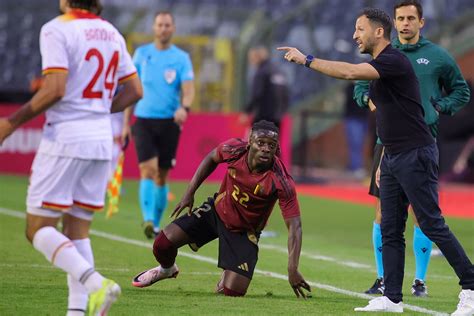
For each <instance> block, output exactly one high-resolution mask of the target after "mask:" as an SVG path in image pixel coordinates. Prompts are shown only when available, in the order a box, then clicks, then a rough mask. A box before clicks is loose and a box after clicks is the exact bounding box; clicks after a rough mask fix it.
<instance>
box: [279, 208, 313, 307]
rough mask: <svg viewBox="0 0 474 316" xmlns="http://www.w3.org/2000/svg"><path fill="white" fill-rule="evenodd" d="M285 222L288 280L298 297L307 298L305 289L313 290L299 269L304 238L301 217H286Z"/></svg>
mask: <svg viewBox="0 0 474 316" xmlns="http://www.w3.org/2000/svg"><path fill="white" fill-rule="evenodd" d="M285 224H286V227H287V228H288V282H290V286H291V287H292V288H293V291H294V292H295V294H296V297H303V298H306V294H305V293H304V292H303V289H306V290H308V291H310V292H311V287H310V286H309V284H308V283H306V281H305V280H304V278H303V276H302V275H301V273H300V272H299V271H298V264H299V261H300V254H301V241H302V239H303V232H302V230H301V217H299V216H296V217H290V218H286V219H285Z"/></svg>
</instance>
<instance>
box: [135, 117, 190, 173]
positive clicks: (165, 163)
mask: <svg viewBox="0 0 474 316" xmlns="http://www.w3.org/2000/svg"><path fill="white" fill-rule="evenodd" d="M180 133H181V128H180V126H179V125H178V124H176V123H175V121H174V119H172V118H171V119H146V118H137V121H136V122H135V124H134V125H133V127H132V134H133V138H134V140H135V148H136V150H137V156H138V161H139V162H140V163H141V162H144V161H147V160H150V159H152V158H154V157H158V165H159V167H160V168H163V169H170V168H172V167H174V165H175V163H176V150H177V149H178V141H179V135H180Z"/></svg>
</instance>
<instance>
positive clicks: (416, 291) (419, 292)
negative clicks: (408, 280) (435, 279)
mask: <svg viewBox="0 0 474 316" xmlns="http://www.w3.org/2000/svg"><path fill="white" fill-rule="evenodd" d="M411 294H413V295H414V296H418V297H425V296H428V287H427V286H426V284H425V282H423V281H422V280H419V279H415V281H413V285H412V286H411Z"/></svg>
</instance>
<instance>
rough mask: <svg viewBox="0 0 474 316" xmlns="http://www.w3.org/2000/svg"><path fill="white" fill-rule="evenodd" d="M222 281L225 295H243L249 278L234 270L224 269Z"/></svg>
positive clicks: (248, 283)
mask: <svg viewBox="0 0 474 316" xmlns="http://www.w3.org/2000/svg"><path fill="white" fill-rule="evenodd" d="M222 277H223V278H224V280H223V282H221V283H222V286H223V292H224V295H225V296H244V295H245V293H247V289H248V287H249V285H250V281H251V280H250V279H249V278H247V277H245V276H243V275H240V274H238V273H236V272H234V271H230V270H225V272H224V274H223V276H222Z"/></svg>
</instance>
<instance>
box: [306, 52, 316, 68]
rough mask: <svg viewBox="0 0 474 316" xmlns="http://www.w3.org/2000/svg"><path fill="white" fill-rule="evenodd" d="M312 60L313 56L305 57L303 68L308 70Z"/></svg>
mask: <svg viewBox="0 0 474 316" xmlns="http://www.w3.org/2000/svg"><path fill="white" fill-rule="evenodd" d="M313 60H314V56H313V55H307V56H306V61H305V63H304V66H305V67H308V68H310V66H311V63H312V62H313Z"/></svg>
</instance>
